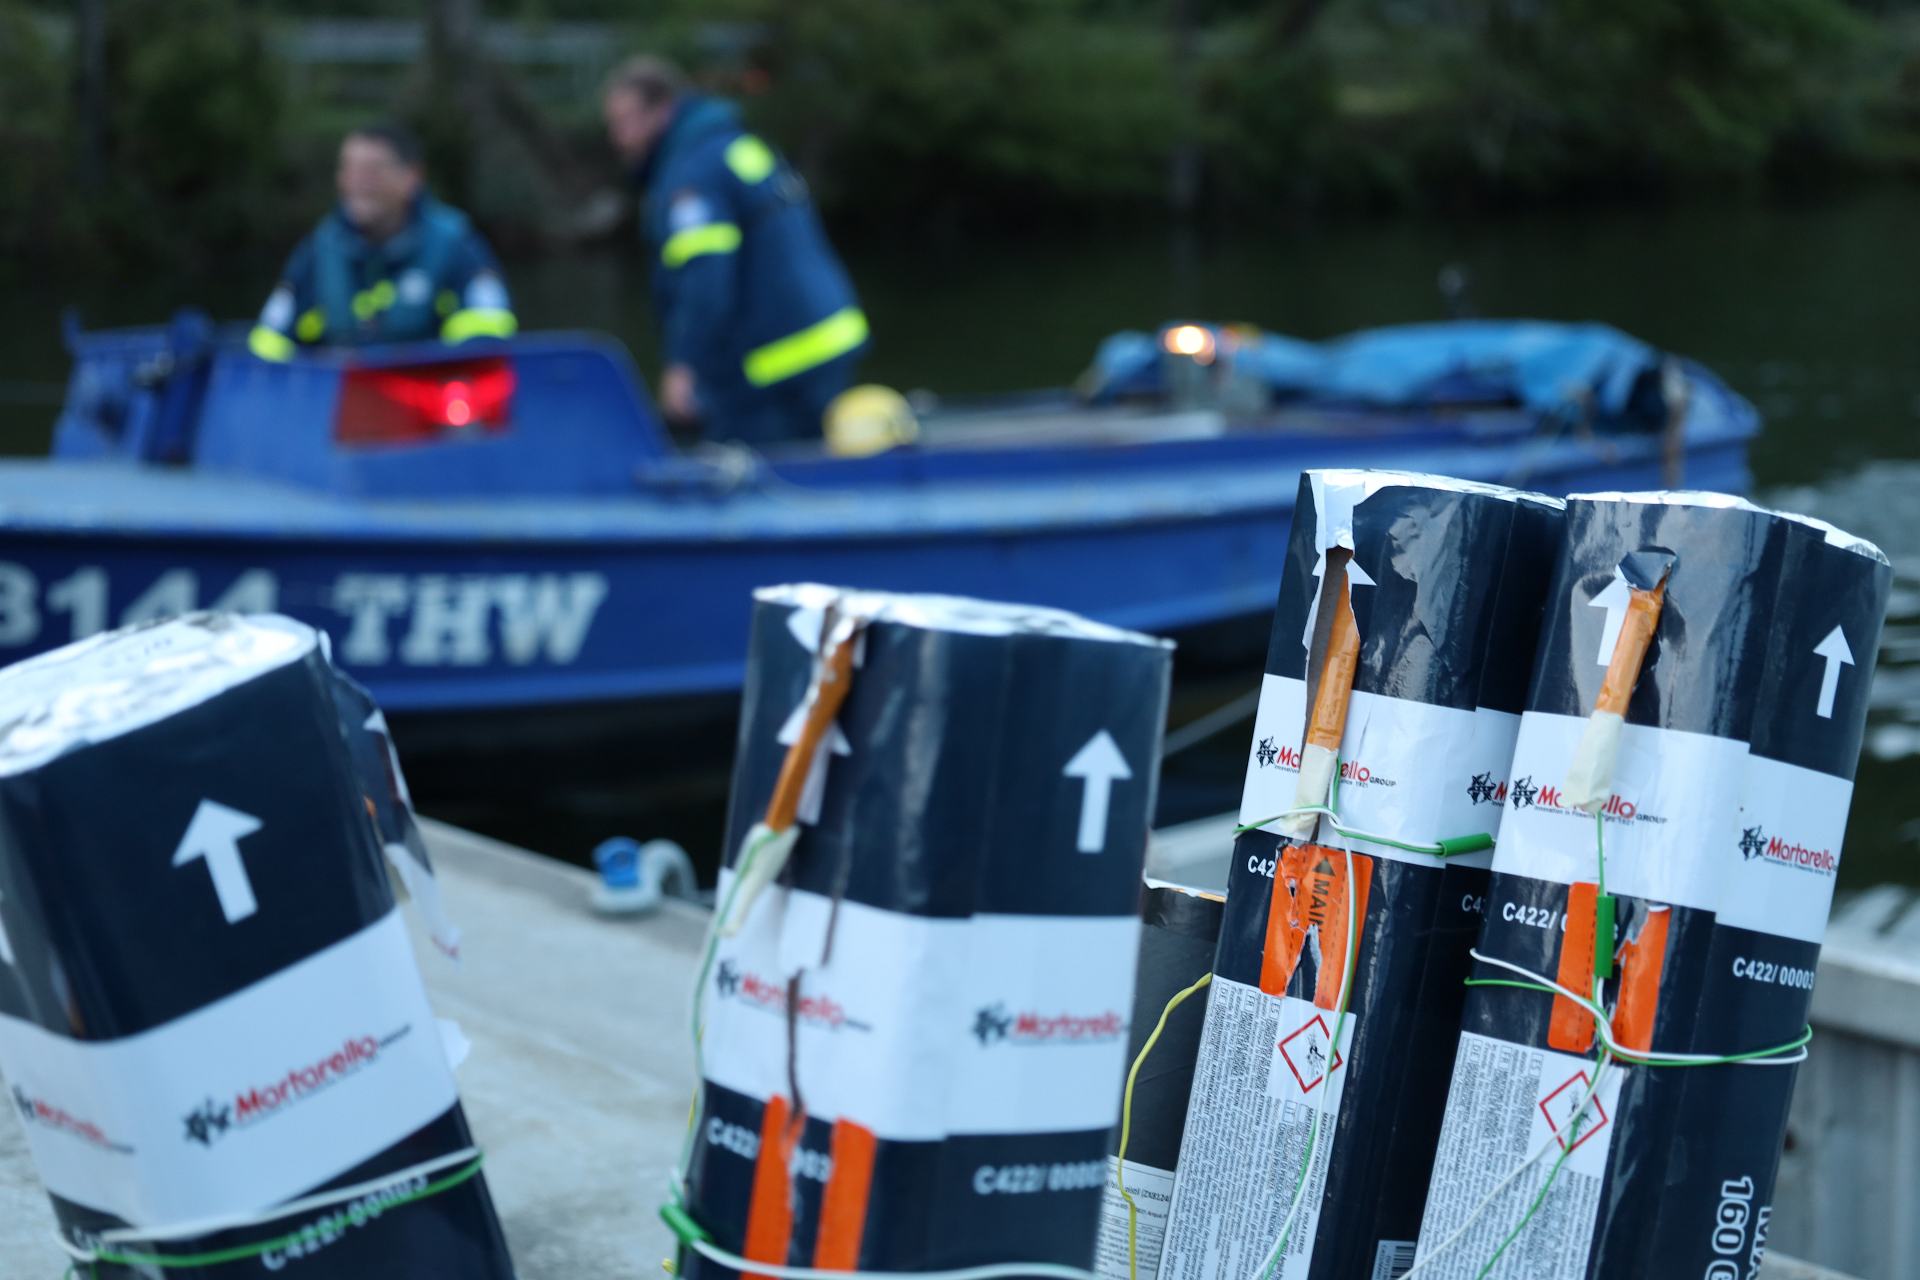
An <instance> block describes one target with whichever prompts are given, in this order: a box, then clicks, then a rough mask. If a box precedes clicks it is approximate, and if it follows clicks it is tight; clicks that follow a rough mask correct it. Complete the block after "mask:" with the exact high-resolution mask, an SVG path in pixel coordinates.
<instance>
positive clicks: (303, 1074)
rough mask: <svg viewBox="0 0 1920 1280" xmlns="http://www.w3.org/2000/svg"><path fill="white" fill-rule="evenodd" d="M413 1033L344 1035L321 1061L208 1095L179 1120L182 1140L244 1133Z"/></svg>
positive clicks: (205, 1142)
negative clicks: (182, 1127)
mask: <svg viewBox="0 0 1920 1280" xmlns="http://www.w3.org/2000/svg"><path fill="white" fill-rule="evenodd" d="M412 1030H413V1026H412V1024H411V1023H409V1024H408V1025H406V1026H404V1027H401V1028H400V1029H399V1030H398V1031H394V1032H392V1033H390V1034H388V1035H384V1036H371V1035H362V1036H348V1037H347V1038H346V1039H345V1040H344V1041H342V1042H341V1044H340V1047H339V1048H338V1049H335V1050H334V1051H333V1052H331V1053H329V1054H327V1055H326V1056H325V1057H321V1058H317V1059H314V1060H313V1061H310V1062H302V1063H299V1064H297V1065H295V1066H293V1067H291V1068H289V1069H288V1071H287V1073H286V1074H285V1075H283V1076H280V1077H278V1078H276V1079H273V1080H270V1081H267V1082H266V1083H264V1084H260V1083H256V1084H253V1085H250V1086H249V1087H247V1088H244V1089H241V1090H239V1091H237V1092H235V1093H234V1094H233V1095H232V1096H231V1097H226V1098H218V1099H216V1098H213V1097H209V1098H207V1099H206V1100H205V1101H204V1102H202V1103H201V1104H200V1105H199V1106H197V1107H195V1108H194V1109H193V1110H191V1111H189V1112H188V1113H187V1114H186V1115H185V1116H183V1117H182V1118H181V1120H182V1123H183V1124H184V1125H185V1126H186V1133H185V1134H184V1136H183V1140H184V1141H187V1142H197V1143H199V1144H200V1145H201V1146H203V1147H211V1146H212V1145H213V1144H214V1143H215V1142H217V1141H219V1140H220V1139H221V1138H224V1137H225V1136H226V1135H227V1134H229V1133H231V1132H232V1131H233V1130H235V1129H245V1128H248V1127H250V1126H252V1125H256V1124H259V1123H261V1122H262V1121H265V1120H271V1119H273V1118H274V1117H275V1116H278V1115H282V1114H284V1113H285V1112H286V1111H287V1110H288V1109H289V1108H291V1107H295V1106H298V1105H299V1104H300V1103H302V1102H305V1101H307V1100H308V1099H309V1098H313V1097H315V1096H317V1095H319V1094H322V1093H325V1092H326V1091H327V1090H328V1089H331V1088H333V1086H335V1085H337V1084H339V1083H340V1082H341V1081H343V1080H347V1079H349V1078H351V1077H353V1076H356V1075H359V1074H360V1073H361V1072H363V1071H365V1070H367V1069H368V1068H370V1067H372V1066H373V1065H374V1063H376V1062H378V1061H379V1060H380V1055H381V1054H382V1053H383V1052H385V1051H386V1050H387V1048H389V1047H390V1046H391V1045H393V1044H394V1042H396V1041H398V1040H399V1039H400V1038H401V1037H403V1036H405V1035H406V1034H407V1033H409V1032H410V1031H412Z"/></svg>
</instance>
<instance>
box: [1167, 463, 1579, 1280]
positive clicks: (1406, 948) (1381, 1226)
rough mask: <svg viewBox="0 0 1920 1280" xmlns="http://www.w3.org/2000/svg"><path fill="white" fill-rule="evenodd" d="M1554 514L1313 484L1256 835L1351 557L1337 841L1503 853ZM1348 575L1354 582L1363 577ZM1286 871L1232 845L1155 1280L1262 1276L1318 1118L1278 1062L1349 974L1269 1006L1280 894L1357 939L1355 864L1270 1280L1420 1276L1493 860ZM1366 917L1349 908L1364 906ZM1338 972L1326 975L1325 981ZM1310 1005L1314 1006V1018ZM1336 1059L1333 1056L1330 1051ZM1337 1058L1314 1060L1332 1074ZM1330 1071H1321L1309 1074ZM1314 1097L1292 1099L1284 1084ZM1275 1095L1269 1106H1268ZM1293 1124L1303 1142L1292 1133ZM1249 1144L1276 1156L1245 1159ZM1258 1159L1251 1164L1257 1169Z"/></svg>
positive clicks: (1278, 653) (1393, 483)
mask: <svg viewBox="0 0 1920 1280" xmlns="http://www.w3.org/2000/svg"><path fill="white" fill-rule="evenodd" d="M1560 519H1561V512H1560V509H1559V505H1558V504H1557V503H1555V502H1552V501H1550V500H1546V499H1539V498H1535V497H1533V496H1532V495H1523V494H1519V493H1516V492H1515V491H1512V490H1505V489H1498V488H1494V487H1491V486H1483V485H1473V484H1467V483H1463V482H1458V481H1452V480H1447V479H1444V478H1435V477H1424V476H1405V475H1398V474H1395V473H1386V472H1310V473H1308V474H1307V476H1306V477H1304V478H1303V480H1302V484H1301V490H1300V496H1299V500H1298V503H1297V505H1296V508H1295V515H1294V525H1293V533H1292V536H1291V539H1290V541H1289V545H1288V556H1287V563H1286V571H1285V575H1284V577H1283V580H1282V584H1281V592H1280V601H1279V605H1278V608H1277V609H1276V612H1275V622H1274V632H1273V641H1272V645H1271V648H1270V652H1269V657H1268V662H1267V676H1266V680H1265V684H1264V687H1263V696H1262V706H1261V712H1260V714H1259V715H1258V716H1257V717H1256V723H1255V731H1254V742H1253V749H1252V751H1251V753H1250V756H1249V760H1248V769H1247V776H1248V785H1247V796H1246V798H1245V799H1244V800H1243V804H1242V811H1241V820H1242V822H1243V823H1253V822H1258V821H1260V820H1261V819H1263V818H1266V817H1269V816H1271V815H1272V814H1274V813H1277V812H1279V811H1281V810H1283V809H1285V808H1287V807H1289V806H1290V805H1291V803H1292V791H1293V787H1294V783H1295V779H1296V777H1297V772H1298V767H1299V766H1298V761H1299V759H1300V757H1299V750H1300V743H1301V737H1302V733H1303V731H1304V729H1305V693H1304V680H1305V677H1306V673H1307V667H1308V649H1307V644H1306V637H1307V635H1308V632H1309V629H1310V628H1309V617H1310V616H1312V615H1314V614H1316V613H1317V611H1318V609H1319V607H1320V606H1318V605H1316V603H1315V597H1316V595H1317V593H1318V592H1319V590H1320V576H1317V575H1316V574H1315V569H1316V568H1320V569H1321V572H1322V575H1323V574H1324V571H1325V570H1324V565H1325V562H1326V560H1325V558H1326V556H1327V554H1328V552H1329V551H1330V550H1332V549H1334V548H1337V547H1345V548H1346V549H1348V550H1350V551H1351V553H1352V567H1351V568H1350V569H1349V571H1348V572H1349V575H1350V578H1349V580H1350V581H1351V582H1353V583H1354V586H1353V588H1352V599H1353V609H1354V615H1355V621H1356V623H1357V627H1358V631H1359V636H1360V646H1361V647H1360V661H1359V667H1358V670H1357V673H1356V677H1355V683H1354V697H1353V700H1352V702H1351V704H1350V707H1349V712H1348V720H1347V728H1346V736H1345V738H1344V740H1343V746H1342V756H1343V765H1342V770H1341V773H1342V781H1341V784H1340V789H1339V793H1338V808H1339V809H1340V810H1341V812H1342V816H1343V818H1344V819H1345V820H1346V822H1347V823H1348V825H1350V826H1355V827H1359V828H1362V829H1366V830H1370V831H1374V832H1378V833H1381V834H1385V835H1389V836H1393V837H1394V838H1396V839H1399V840H1403V841H1407V842H1428V841H1434V840H1437V839H1439V838H1441V837H1457V836H1464V835H1469V834H1473V833H1476V832H1484V833H1488V834H1491V833H1493V832H1494V831H1496V830H1497V828H1498V824H1499V819H1500V815H1501V800H1502V799H1503V798H1504V795H1505V791H1506V784H1507V778H1506V765H1507V763H1508V762H1509V760H1510V759H1511V752H1512V740H1513V737H1512V735H1513V733H1514V731H1515V729H1516V727H1517V723H1518V712H1519V709H1520V702H1521V697H1522V694H1523V691H1524V687H1525V686H1524V679H1523V678H1522V677H1521V676H1520V675H1519V672H1520V671H1522V670H1523V669H1524V667H1525V665H1526V661H1527V656H1528V655H1530V654H1531V651H1532V648H1533V642H1534V637H1535V635H1536V634H1537V631H1538V627H1539V625H1540V613H1541V608H1542V606H1543V604H1544V601H1545V598H1546V596H1545V590H1546V586H1547V581H1548V569H1549V566H1550V564H1551V559H1552V556H1553V553H1554V549H1555V547H1556V545H1557V541H1558V537H1559V525H1560ZM1354 570H1357V571H1358V572H1357V574H1356V573H1355V572H1354ZM1317 839H1318V841H1319V846H1318V847H1317V848H1316V849H1315V851H1313V852H1311V853H1308V854H1302V853H1301V852H1300V850H1299V849H1298V848H1296V849H1295V852H1294V853H1293V854H1292V855H1291V858H1292V861H1291V862H1290V861H1289V854H1288V852H1287V850H1288V847H1289V845H1290V844H1293V842H1290V841H1286V840H1283V839H1282V838H1281V837H1279V836H1276V835H1273V834H1270V833H1268V832H1266V831H1258V830H1256V831H1248V832H1246V833H1244V834H1242V835H1241V836H1240V837H1239V838H1238V839H1237V841H1236V844H1235V848H1234V853H1233V861H1232V865H1231V872H1230V878H1229V884H1228V899H1227V911H1226V917H1225V922H1224V926H1223V931H1222V935H1221V943H1220V949H1219V953H1218V955H1217V958H1216V960H1215V964H1214V972H1215V974H1216V978H1215V983H1214V991H1213V994H1212V1001H1211V1003H1210V1005H1209V1008H1208V1028H1207V1033H1206V1035H1207V1039H1206V1043H1205V1045H1204V1046H1203V1050H1202V1055H1201V1063H1200V1067H1199V1070H1198V1073H1197V1075H1196V1081H1195V1090H1194V1102H1193V1106H1194V1109H1195V1113H1196V1115H1193V1116H1190V1118H1189V1121H1188V1128H1187V1134H1186V1140H1185V1145H1184V1146H1183V1148H1182V1152H1181V1165H1180V1175H1179V1176H1180V1186H1179V1188H1178V1189H1177V1191H1176V1196H1175V1204H1174V1210H1173V1221H1172V1224H1171V1227H1170V1234H1169V1239H1168V1246H1167V1254H1166V1260H1165V1262H1164V1263H1163V1265H1162V1269H1161V1276H1162V1280H1211V1277H1213V1276H1214V1275H1228V1274H1232V1275H1239V1274H1247V1275H1251V1274H1253V1272H1254V1270H1255V1269H1256V1268H1257V1267H1258V1265H1259V1263H1260V1261H1261V1259H1262V1258H1263V1257H1264V1256H1265V1254H1266V1252H1267V1250H1268V1249H1269V1248H1270V1247H1271V1246H1272V1244H1273V1242H1274V1240H1275V1239H1276V1238H1277V1237H1278V1235H1279V1232H1280V1226H1281V1220H1282V1218H1283V1216H1284V1215H1285V1214H1286V1212H1287V1209H1288V1207H1289V1205H1290V1203H1291V1202H1292V1199H1293V1195H1294V1186H1295V1180H1296V1179H1297V1178H1298V1176H1299V1169H1300V1167H1301V1162H1302V1155H1303V1150H1304V1146H1305V1136H1304V1135H1305V1131H1306V1127H1307V1125H1308V1124H1310V1119H1306V1118H1307V1117H1310V1115H1311V1108H1312V1106H1313V1105H1314V1104H1315V1103H1316V1101H1317V1099H1316V1098H1315V1096H1314V1094H1315V1090H1316V1089H1317V1088H1318V1087H1320V1086H1319V1085H1316V1084H1315V1083H1314V1081H1313V1079H1312V1072H1311V1069H1309V1068H1301V1067H1297V1066H1296V1065H1295V1064H1293V1063H1292V1061H1291V1058H1290V1057H1288V1056H1287V1055H1289V1054H1290V1053H1291V1052H1292V1051H1293V1050H1295V1049H1298V1048H1299V1045H1298V1044H1291V1045H1290V1046H1289V1045H1283V1043H1282V1041H1283V1040H1285V1038H1286V1037H1287V1036H1288V1035H1290V1034H1292V1032H1293V1031H1294V1029H1295V1028H1296V1027H1297V1026H1298V1025H1299V1024H1301V1023H1302V1020H1311V1018H1312V1017H1313V1016H1315V1010H1317V1011H1318V1014H1319V1016H1320V1017H1321V1018H1322V1019H1323V1027H1322V1029H1321V1031H1308V1030H1305V1029H1302V1034H1305V1035H1310V1036H1319V1035H1324V1037H1325V1038H1326V1039H1327V1040H1329V1041H1330V1038H1331V1027H1332V1025H1333V1023H1334V1022H1335V1021H1336V1017H1335V1012H1336V1011H1335V1003H1336V1002H1335V1001H1334V1000H1333V999H1332V998H1331V996H1332V993H1334V992H1336V991H1337V988H1338V977H1339V972H1338V969H1339V966H1338V965H1337V964H1335V963H1332V962H1328V963H1327V964H1325V965H1323V964H1322V963H1321V959H1322V957H1321V953H1320V951H1319V949H1318V944H1317V943H1312V942H1310V943H1308V944H1307V945H1306V946H1305V947H1304V949H1303V951H1302V955H1301V958H1300V960H1299V962H1298V966H1297V968H1295V969H1293V971H1292V972H1291V974H1290V975H1289V976H1288V978H1287V981H1286V986H1285V988H1284V990H1285V993H1286V995H1287V997H1289V998H1288V1000H1286V1001H1284V1002H1283V1001H1281V1000H1279V999H1276V998H1275V993H1274V992H1272V991H1270V990H1267V989H1265V988H1266V987H1269V986H1271V985H1273V978H1274V975H1271V974H1268V973H1265V972H1263V960H1264V959H1265V953H1266V950H1267V948H1268V930H1269V915H1270V912H1271V910H1272V906H1273V902H1274V887H1273V877H1274V876H1275V874H1276V872H1278V873H1280V874H1281V875H1282V876H1283V878H1285V879H1286V880H1287V882H1288V885H1289V889H1290V891H1291V892H1293V893H1295V894H1298V895H1300V897H1301V901H1302V902H1303V903H1305V904H1306V905H1305V907H1304V911H1305V918H1306V919H1307V920H1308V921H1310V922H1311V921H1314V920H1316V919H1321V918H1323V916H1321V915H1316V913H1317V912H1320V911H1321V902H1322V896H1323V888H1322V886H1324V885H1333V886H1336V889H1335V890H1334V891H1333V892H1332V893H1331V894H1330V895H1328V896H1326V897H1325V909H1324V913H1323V914H1324V917H1330V920H1329V922H1328V925H1327V927H1329V928H1337V929H1339V930H1342V931H1344V917H1343V915H1342V912H1343V910H1344V906H1343V904H1344V902H1345V898H1344V897H1343V896H1339V894H1340V893H1342V892H1344V891H1343V890H1339V889H1338V888H1337V886H1339V885H1341V884H1344V882H1345V872H1344V867H1345V862H1344V854H1343V853H1342V852H1341V850H1343V849H1344V848H1346V847H1347V846H1348V845H1349V843H1350V844H1351V848H1352V850H1353V863H1354V882H1355V883H1356V884H1360V885H1363V886H1364V902H1365V906H1364V911H1363V912H1361V913H1360V918H1361V919H1360V944H1359V947H1358V949H1357V952H1356V953H1355V959H1354V973H1353V980H1352V991H1351V995H1350V998H1349V1001H1348V1029H1347V1031H1346V1036H1347V1037H1348V1038H1347V1039H1346V1040H1345V1041H1344V1043H1343V1045H1342V1046H1341V1050H1340V1052H1341V1062H1340V1065H1339V1066H1336V1067H1335V1068H1334V1069H1333V1071H1332V1072H1331V1073H1330V1074H1328V1075H1327V1076H1326V1077H1324V1078H1325V1079H1326V1080H1331V1081H1334V1082H1335V1083H1337V1084H1338V1085H1339V1097H1338V1104H1337V1107H1335V1108H1334V1109H1333V1110H1332V1111H1331V1112H1330V1113H1329V1115H1328V1116H1327V1118H1326V1119H1325V1120H1323V1122H1322V1129H1321V1134H1320V1138H1319V1140H1318V1143H1317V1144H1316V1153H1315V1159H1314V1163H1315V1166H1316V1172H1315V1174H1314V1180H1313V1182H1312V1183H1310V1186H1309V1191H1308V1197H1309V1200H1308V1203H1307V1204H1306V1205H1304V1206H1303V1211H1302V1213H1301V1215H1300V1219H1299V1221H1298V1222H1296V1224H1295V1226H1294V1227H1293V1228H1292V1231H1291V1233H1290V1235H1289V1239H1288V1248H1287V1253H1286V1258H1285V1261H1284V1263H1283V1264H1282V1266H1281V1267H1280V1268H1279V1269H1278V1270H1277V1271H1276V1273H1275V1274H1276V1276H1277V1277H1279V1280H1301V1278H1303V1277H1311V1278H1312V1280H1330V1278H1334V1277H1339V1278H1341V1280H1345V1278H1346V1277H1352V1276H1370V1275H1372V1274H1373V1272H1374V1269H1375V1267H1376V1263H1378V1265H1380V1266H1381V1267H1382V1268H1383V1270H1382V1274H1383V1275H1390V1274H1395V1273H1396V1271H1395V1267H1396V1260H1399V1259H1403V1258H1410V1256H1411V1252H1412V1247H1413V1241H1414V1239H1415V1236H1416V1235H1417V1232H1418V1228H1419V1222H1420V1213H1421V1207H1422V1203H1423V1201H1424V1198H1425V1194H1426V1162H1427V1159H1428V1157H1429V1155H1430V1154H1431V1150H1432V1143H1433V1139H1434V1136H1435V1134H1436V1133H1437V1130H1438V1126H1439V1120H1440V1110H1441V1107H1442V1105H1443V1103H1444V1101H1445V1096H1446V1081H1445V1077H1444V1073H1443V1072H1441V1071H1439V1070H1434V1071H1420V1070H1418V1069H1411V1068H1410V1064H1416V1063H1418V1062H1420V1061H1423V1060H1426V1061H1432V1062H1445V1061H1447V1060H1449V1059H1450V1058H1451V1057H1452V1052H1453V1044H1454V1040H1455V1037H1456V1035H1457V1032H1458V1017H1459V1002H1460V992H1461V986H1460V979H1461V978H1462V977H1464V974H1465V966H1466V964H1467V957H1466V951H1467V949H1468V948H1469V947H1470V946H1471V945H1472V941H1473V938H1474V936H1475V934H1476V932H1477V929H1478V924H1479V914H1478V912H1479V909H1480V904H1481V901H1482V899H1483V897H1484V893H1485V884H1486V877H1487V874H1488V873H1487V869H1486V865H1487V861H1488V855H1486V854H1484V853H1481V854H1477V855H1469V856H1466V857H1463V858H1456V859H1450V860H1448V861H1446V862H1444V863H1443V862H1442V861H1441V860H1440V859H1437V858H1432V857H1429V856H1427V855H1422V854H1413V853H1407V852H1403V851H1399V850H1395V849H1392V848H1390V847H1388V846H1385V845H1380V844H1376V843H1374V842H1370V841H1366V840H1362V839H1355V840H1353V841H1351V842H1349V841H1347V840H1346V839H1345V838H1344V837H1340V836H1338V835H1337V834H1336V833H1335V832H1334V831H1333V830H1332V829H1331V827H1330V826H1327V825H1325V824H1324V823H1323V824H1322V826H1321V827H1320V829H1319V832H1318V835H1317ZM1357 905H1358V899H1356V907H1357ZM1323 968H1325V969H1326V970H1327V972H1326V973H1325V974H1323V973H1322V969H1323ZM1303 1001H1310V1002H1312V1005H1313V1008H1312V1009H1309V1008H1307V1007H1306V1005H1304V1004H1303V1003H1302V1002H1303ZM1325 1047H1326V1046H1322V1049H1323V1051H1324V1048H1325ZM1323 1056H1324V1052H1323ZM1314 1060H1315V1061H1318V1060H1320V1059H1319V1058H1316V1059H1314ZM1289 1070H1293V1071H1294V1072H1295V1074H1294V1077H1293V1078H1294V1080H1295V1081H1296V1082H1298V1083H1299V1084H1300V1085H1306V1086H1309V1087H1307V1088H1305V1089H1304V1090H1303V1091H1301V1092H1299V1094H1298V1096H1294V1093H1293V1091H1292V1090H1291V1089H1289V1088H1288V1087H1287V1086H1286V1083H1285V1080H1286V1078H1285V1077H1284V1076H1283V1075H1282V1074H1280V1073H1282V1072H1284V1071H1289ZM1276 1082H1278V1085H1276ZM1303 1121H1304V1122H1303ZM1239 1133H1257V1134H1261V1135H1281V1136H1277V1137H1263V1140H1262V1142H1260V1143H1255V1144H1249V1143H1247V1142H1244V1141H1241V1140H1240V1139H1239V1138H1238V1137H1237V1136H1236V1135H1237V1134H1239ZM1256 1147H1257V1148H1258V1149H1257V1150H1256V1149H1255V1148H1256Z"/></svg>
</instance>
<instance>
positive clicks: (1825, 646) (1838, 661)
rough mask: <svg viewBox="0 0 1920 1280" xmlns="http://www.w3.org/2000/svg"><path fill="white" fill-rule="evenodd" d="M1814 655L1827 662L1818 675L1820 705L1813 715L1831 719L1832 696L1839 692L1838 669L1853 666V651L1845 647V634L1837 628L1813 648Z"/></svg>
mask: <svg viewBox="0 0 1920 1280" xmlns="http://www.w3.org/2000/svg"><path fill="white" fill-rule="evenodd" d="M1813 651H1814V653H1815V654H1816V655H1817V656H1819V657H1822V658H1825V659H1826V660H1827V669H1826V670H1825V671H1823V672H1821V673H1820V705H1819V706H1817V707H1815V708H1814V710H1813V713H1814V714H1815V715H1817V716H1819V717H1820V718H1821V719H1822V720H1831V719H1833V696H1834V694H1836V693H1838V692H1840V668H1841V666H1842V665H1843V664H1844V665H1846V666H1849V667H1850V666H1852V665H1853V650H1852V649H1849V648H1848V647H1847V633H1846V632H1844V631H1842V630H1841V629H1840V628H1839V627H1837V626H1836V627H1834V629H1833V630H1831V631H1829V632H1827V635H1826V638H1825V639H1823V640H1822V641H1821V642H1820V643H1819V644H1817V645H1815V646H1813Z"/></svg>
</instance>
